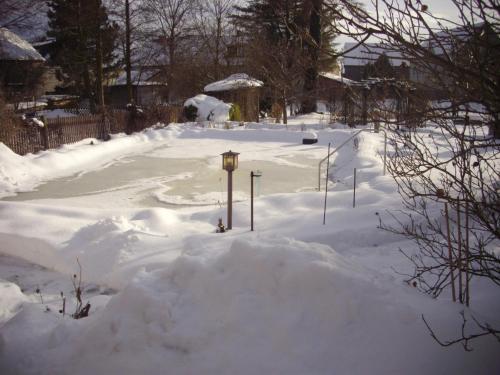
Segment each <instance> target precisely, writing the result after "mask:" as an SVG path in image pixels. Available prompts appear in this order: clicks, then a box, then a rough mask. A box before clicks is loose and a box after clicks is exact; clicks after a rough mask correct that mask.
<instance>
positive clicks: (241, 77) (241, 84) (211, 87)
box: [203, 73, 264, 92]
mask: <svg viewBox="0 0 500 375" xmlns="http://www.w3.org/2000/svg"><path fill="white" fill-rule="evenodd" d="M263 84H264V83H263V82H262V81H259V80H258V79H255V78H252V77H250V76H249V75H248V74H244V73H237V74H233V75H230V76H229V77H227V78H225V79H223V80H221V81H217V82H213V83H210V84H208V85H206V86H205V88H204V89H203V90H204V91H205V92H210V91H227V90H237V89H240V88H246V87H261V86H262V85H263Z"/></svg>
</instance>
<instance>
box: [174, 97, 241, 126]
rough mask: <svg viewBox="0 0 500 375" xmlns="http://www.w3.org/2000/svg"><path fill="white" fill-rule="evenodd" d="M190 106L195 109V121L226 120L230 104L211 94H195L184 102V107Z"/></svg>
mask: <svg viewBox="0 0 500 375" xmlns="http://www.w3.org/2000/svg"><path fill="white" fill-rule="evenodd" d="M190 106H193V107H195V108H196V109H197V116H196V119H195V121H227V120H229V118H230V110H231V104H227V103H224V102H223V101H221V100H219V99H217V98H214V97H212V96H208V95H204V94H200V95H196V96H195V97H193V98H190V99H188V100H186V102H185V103H184V108H186V107H190Z"/></svg>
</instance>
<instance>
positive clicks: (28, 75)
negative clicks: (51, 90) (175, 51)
mask: <svg viewBox="0 0 500 375" xmlns="http://www.w3.org/2000/svg"><path fill="white" fill-rule="evenodd" d="M44 72H45V59H44V58H43V56H42V55H40V53H39V52H38V51H37V50H36V49H35V48H34V47H33V46H32V45H31V44H30V43H28V41H26V40H25V39H23V38H21V37H20V36H19V35H17V34H15V33H13V32H12V31H10V30H8V29H6V28H0V90H1V91H2V92H3V93H4V95H5V97H6V99H7V101H11V102H14V101H20V100H22V99H23V98H25V97H30V98H32V97H35V96H38V95H40V94H41V93H42V92H43V88H42V76H43V74H44Z"/></svg>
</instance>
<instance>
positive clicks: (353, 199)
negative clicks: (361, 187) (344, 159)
mask: <svg viewBox="0 0 500 375" xmlns="http://www.w3.org/2000/svg"><path fill="white" fill-rule="evenodd" d="M354 207H356V168H354V190H353V195H352V208H354Z"/></svg>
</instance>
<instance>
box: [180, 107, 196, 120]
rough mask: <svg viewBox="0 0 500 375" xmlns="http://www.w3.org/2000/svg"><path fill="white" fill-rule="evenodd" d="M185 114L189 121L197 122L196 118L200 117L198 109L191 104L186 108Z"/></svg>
mask: <svg viewBox="0 0 500 375" xmlns="http://www.w3.org/2000/svg"><path fill="white" fill-rule="evenodd" d="M183 114H184V117H185V118H186V120H187V121H196V118H197V117H198V108H196V107H195V106H194V105H192V104H190V105H188V106H186V107H184V112H183Z"/></svg>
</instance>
